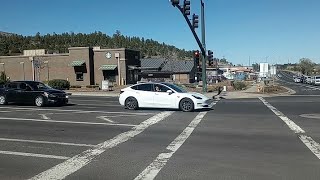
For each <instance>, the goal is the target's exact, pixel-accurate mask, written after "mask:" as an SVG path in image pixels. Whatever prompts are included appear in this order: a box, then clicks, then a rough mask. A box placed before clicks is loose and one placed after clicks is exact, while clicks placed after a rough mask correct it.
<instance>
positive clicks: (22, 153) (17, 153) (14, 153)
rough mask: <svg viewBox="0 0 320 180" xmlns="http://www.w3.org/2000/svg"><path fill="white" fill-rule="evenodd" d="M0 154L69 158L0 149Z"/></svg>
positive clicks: (58, 157)
mask: <svg viewBox="0 0 320 180" xmlns="http://www.w3.org/2000/svg"><path fill="white" fill-rule="evenodd" d="M0 154H6V155H15V156H28V157H39V158H50V159H69V157H66V156H55V155H47V154H34V153H24V152H14V151H0Z"/></svg>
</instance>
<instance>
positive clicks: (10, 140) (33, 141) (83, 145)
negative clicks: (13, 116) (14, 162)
mask: <svg viewBox="0 0 320 180" xmlns="http://www.w3.org/2000/svg"><path fill="white" fill-rule="evenodd" d="M0 141H8V142H24V143H37V144H56V145H65V146H79V147H93V146H94V145H92V144H77V143H66V142H52V141H37V140H29V139H11V138H0Z"/></svg>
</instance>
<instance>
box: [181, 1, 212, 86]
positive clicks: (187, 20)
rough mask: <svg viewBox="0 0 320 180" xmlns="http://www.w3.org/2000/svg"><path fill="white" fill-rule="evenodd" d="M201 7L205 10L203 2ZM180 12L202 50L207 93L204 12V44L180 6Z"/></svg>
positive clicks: (203, 77)
mask: <svg viewBox="0 0 320 180" xmlns="http://www.w3.org/2000/svg"><path fill="white" fill-rule="evenodd" d="M201 5H203V9H204V3H203V2H202V1H201ZM176 7H177V8H178V9H179V10H180V12H181V13H182V15H183V17H184V18H185V20H186V22H187V24H188V25H189V28H190V30H191V32H192V34H193V36H194V38H195V39H196V41H197V43H198V46H199V48H200V50H201V54H202V91H203V92H207V76H206V50H205V47H204V46H205V34H204V32H205V30H204V28H205V26H204V10H202V18H201V19H202V23H201V26H202V43H201V41H200V39H199V37H198V35H197V33H196V31H195V29H194V28H193V26H192V24H191V22H190V21H189V18H188V16H186V15H184V13H183V8H181V7H180V6H176Z"/></svg>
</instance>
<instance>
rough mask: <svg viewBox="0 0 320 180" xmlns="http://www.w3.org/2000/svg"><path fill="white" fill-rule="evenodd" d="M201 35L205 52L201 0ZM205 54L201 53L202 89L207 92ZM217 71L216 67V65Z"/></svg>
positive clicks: (202, 3) (202, 5) (204, 31)
mask: <svg viewBox="0 0 320 180" xmlns="http://www.w3.org/2000/svg"><path fill="white" fill-rule="evenodd" d="M201 35H202V46H203V49H204V52H206V27H205V20H204V2H203V1H202V0H201ZM206 62H207V59H206V54H205V53H204V54H202V91H203V92H207V68H206ZM217 72H218V67H217Z"/></svg>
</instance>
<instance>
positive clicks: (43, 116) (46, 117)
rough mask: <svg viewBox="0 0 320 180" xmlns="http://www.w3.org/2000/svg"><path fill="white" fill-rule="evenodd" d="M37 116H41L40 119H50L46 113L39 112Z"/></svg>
mask: <svg viewBox="0 0 320 180" xmlns="http://www.w3.org/2000/svg"><path fill="white" fill-rule="evenodd" d="M39 116H41V117H42V119H50V118H49V117H48V116H47V115H46V114H39Z"/></svg>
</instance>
